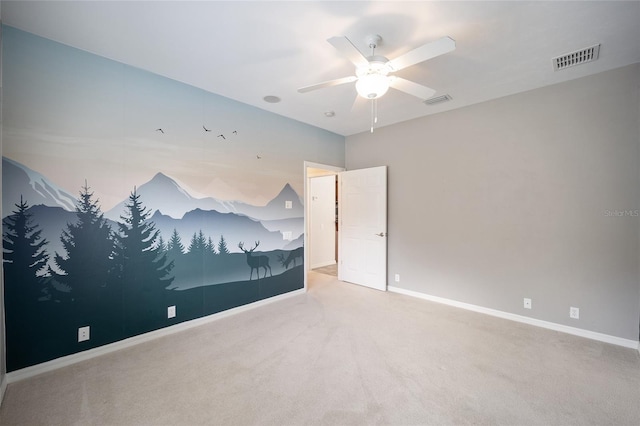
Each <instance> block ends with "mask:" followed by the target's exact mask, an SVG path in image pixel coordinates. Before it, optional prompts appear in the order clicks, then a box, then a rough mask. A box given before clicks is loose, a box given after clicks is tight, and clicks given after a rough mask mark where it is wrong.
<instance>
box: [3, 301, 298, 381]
mask: <svg viewBox="0 0 640 426" xmlns="http://www.w3.org/2000/svg"><path fill="white" fill-rule="evenodd" d="M304 293H305V289H304V288H302V289H299V290H294V291H291V292H289V293H284V294H280V295H278V296H273V297H270V298H268V299H263V300H258V301H257V302H253V303H249V304H248V305H242V306H238V307H236V308H232V309H228V310H226V311H222V312H218V313H216V314H212V315H208V316H206V317H202V318H196V319H193V320H190V321H186V322H181V323H179V324H175V325H172V326H169V327H165V328H161V329H159V330H155V331H151V332H149V333H145V334H141V335H139V336H133V337H129V338H128V339H124V340H120V341H118V342H114V343H109V344H108V345H104V346H99V347H97V348H93V349H88V350H86V351H83V352H78V353H75V354H72V355H67V356H64V357H61V358H56V359H54V360H51V361H47V362H43V363H41V364H37V365H33V366H31V367H26V368H22V369H20V370H15V371H12V372H10V373H7V375H6V380H4V381H3V382H6V383H4V386H5V387H6V385H7V384H11V383H14V382H17V381H20V380H24V379H27V378H29V377H33V376H37V375H38V374H42V373H46V372H49V371H53V370H57V369H58V368H62V367H66V366H69V365H72V364H76V363H78V362H81V361H85V360H88V359H91V358H95V357H97V356H101V355H105V354H109V353H112V352H115V351H119V350H121V349H125V348H129V347H131V346H135V345H139V344H141V343H144V342H148V341H150V340H154V339H158V338H160V337H164V336H169V335H171V334H175V333H179V332H181V331H184V330H188V329H191V328H194V327H198V326H200V325H203V324H208V323H210V322H213V321H217V320H219V319H222V318H226V317H228V316H231V315H236V314H239V313H241V312H245V311H248V310H251V309H255V308H258V307H260V306H264V305H268V304H270V303H274V302H278V301H280V300H283V299H288V298H289V297H293V296H297V295H299V294H304Z"/></svg>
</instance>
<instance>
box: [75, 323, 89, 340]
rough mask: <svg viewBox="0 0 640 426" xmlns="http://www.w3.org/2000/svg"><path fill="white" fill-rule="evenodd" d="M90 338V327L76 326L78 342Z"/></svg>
mask: <svg viewBox="0 0 640 426" xmlns="http://www.w3.org/2000/svg"><path fill="white" fill-rule="evenodd" d="M89 338H90V327H89V326H86V327H80V328H78V342H84V341H85V340H89Z"/></svg>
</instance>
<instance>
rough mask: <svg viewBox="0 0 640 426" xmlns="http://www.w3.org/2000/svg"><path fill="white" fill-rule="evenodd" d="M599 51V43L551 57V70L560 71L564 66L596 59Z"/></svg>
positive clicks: (567, 66)
mask: <svg viewBox="0 0 640 426" xmlns="http://www.w3.org/2000/svg"><path fill="white" fill-rule="evenodd" d="M599 53H600V45H599V44H596V45H595V46H591V47H587V48H586V49H580V50H577V51H575V52H571V53H567V54H566V55H562V56H558V57H556V58H553V59H552V60H553V70H554V71H560V70H563V69H565V68H569V67H573V66H575V65H580V64H584V63H587V62H592V61H595V60H596V59H598V54H599Z"/></svg>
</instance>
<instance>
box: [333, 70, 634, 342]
mask: <svg viewBox="0 0 640 426" xmlns="http://www.w3.org/2000/svg"><path fill="white" fill-rule="evenodd" d="M569 72H570V71H569ZM639 85H640V64H635V65H632V66H628V67H624V68H620V69H616V70H612V71H608V72H605V73H602V74H598V75H594V76H590V77H585V78H581V79H578V80H573V81H570V82H567V83H562V84H558V85H554V86H549V87H545V88H541V89H537V90H533V91H530V92H526V93H522V94H518V95H513V96H509V97H505V98H501V99H498V100H495V101H491V102H485V103H482V104H478V105H473V106H470V107H466V108H462V109H458V110H455V111H450V112H446V113H441V114H436V115H432V116H429V117H425V118H421V119H416V120H412V121H409V122H405V123H401V124H397V125H393V126H388V127H384V128H380V129H377V130H376V131H375V133H374V134H370V133H362V134H358V135H354V136H350V137H348V138H347V139H346V164H347V168H348V169H356V168H363V167H372V166H378V165H388V166H389V178H388V180H389V208H388V210H389V212H388V217H389V219H388V220H389V227H388V229H389V239H388V243H389V260H388V263H389V268H388V271H389V278H388V280H389V283H390V285H394V286H397V287H401V288H404V289H408V290H413V291H417V292H421V293H425V294H429V295H433V296H439V297H444V298H448V299H453V300H456V301H461V302H466V303H471V304H475V305H479V306H483V307H487V308H492V309H497V310H500V311H504V312H511V313H515V314H520V315H526V316H530V317H533V318H537V319H542V320H546V321H551V322H554V323H558V324H565V325H570V326H574V327H578V328H583V329H586V330H591V331H596V332H600V333H605V334H609V335H613V336H618V337H622V338H627V339H633V340H637V339H638V323H639V318H640V302H639V301H640V274H639V267H638V259H639V258H640V249H639V243H640V239H639V233H638V231H639V229H640V225H639V219H638V217H634V216H633V215H635V214H636V213H637V209H640V200H639V189H638V188H640V186H639V184H640V167H639V164H640V128H639V126H638V117H639V115H640V113H639V111H640V107H639V99H640V89H639ZM453 95H454V97H455V94H453ZM381 102H384V99H383V100H382V101H381ZM425 108H427V107H426V106H425ZM396 273H398V274H400V276H401V279H402V281H401V282H400V283H394V282H393V281H392V278H391V277H393V275H394V274H396ZM524 297H528V298H531V299H533V309H532V310H525V309H523V298H524ZM570 306H576V307H578V308H580V319H579V320H574V319H570V318H569V307H570Z"/></svg>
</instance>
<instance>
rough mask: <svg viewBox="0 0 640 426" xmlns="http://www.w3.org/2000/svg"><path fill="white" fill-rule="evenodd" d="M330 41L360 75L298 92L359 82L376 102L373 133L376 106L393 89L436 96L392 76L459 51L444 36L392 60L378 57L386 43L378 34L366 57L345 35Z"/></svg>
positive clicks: (422, 96) (364, 94) (359, 87)
mask: <svg viewBox="0 0 640 426" xmlns="http://www.w3.org/2000/svg"><path fill="white" fill-rule="evenodd" d="M327 41H328V42H329V43H330V44H331V45H332V46H333V47H335V48H336V49H338V50H339V51H340V53H342V55H343V56H345V57H346V58H347V59H349V61H351V63H353V64H354V65H355V66H356V70H355V73H356V75H355V76H349V77H343V78H339V79H336V80H330V81H325V82H323V83H318V84H314V85H311V86H306V87H301V88H300V89H298V92H300V93H306V92H310V91H312V90H316V89H321V88H325V87H331V86H337V85H340V84H345V83H352V82H354V81H355V82H356V85H355V86H356V91H357V93H358V95H360V96H362V97H363V98H365V99H369V100H371V101H372V105H371V111H372V114H371V131H372V132H373V125H374V123H376V122H377V105H375V102H377V99H379V98H380V97H382V96H383V95H384V94H385V93H387V91H388V90H389V87H392V88H394V89H396V90H399V91H401V92H405V93H408V94H409V95H412V96H415V97H418V98H420V99H421V100H422V101H424V100H426V99H428V98H430V97H432V96H433V95H434V93H436V91H435V90H433V89H431V88H429V87H426V86H422V85H420V84H418V83H414V82H413V81H409V80H406V79H404V78H400V77H397V76H393V75H389V74H390V73H393V72H395V71H400V70H402V69H404V68H407V67H410V66H412V65H415V64H417V63H420V62H424V61H426V60H428V59H431V58H434V57H436V56H439V55H443V54H445V53H448V52H451V51H452V50H454V49H455V48H456V43H455V41H454V40H453V39H451V38H449V37H442V38H440V39H438V40H436V41H433V42H431V43H427V44H425V45H422V46H420V47H418V48H416V49H413V50H411V51H409V52H407V53H405V54H404V55H401V56H399V57H398V58H396V59H393V60H391V61H390V60H389V59H387V58H385V57H384V56H377V55H375V49H376V47H378V46H379V45H380V42H381V41H382V37H380V36H379V35H377V34H376V35H370V36H368V37H367V38H366V39H365V41H366V42H367V44H368V45H369V47H370V48H371V56H365V55H363V54H362V52H360V50H358V48H357V47H355V46H354V44H353V43H351V41H350V40H349V39H348V38H347V37H345V36H342V37H332V38H330V39H328V40H327Z"/></svg>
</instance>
